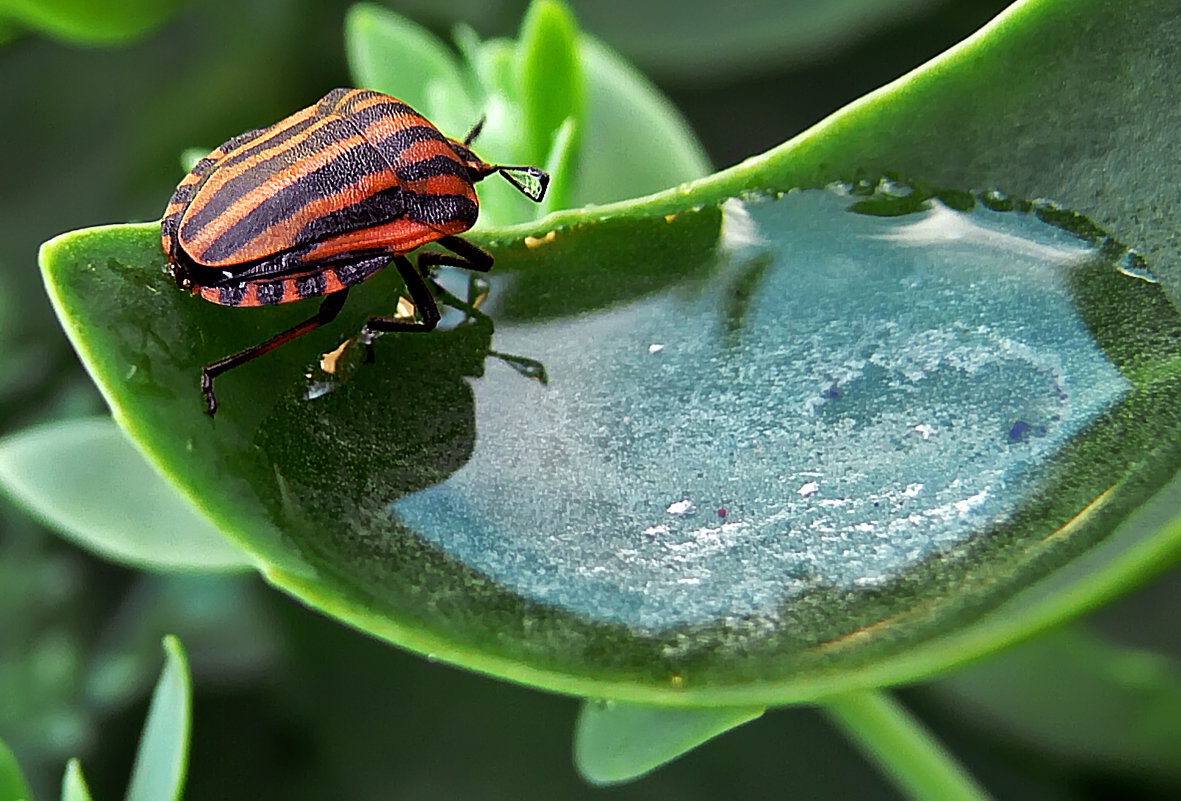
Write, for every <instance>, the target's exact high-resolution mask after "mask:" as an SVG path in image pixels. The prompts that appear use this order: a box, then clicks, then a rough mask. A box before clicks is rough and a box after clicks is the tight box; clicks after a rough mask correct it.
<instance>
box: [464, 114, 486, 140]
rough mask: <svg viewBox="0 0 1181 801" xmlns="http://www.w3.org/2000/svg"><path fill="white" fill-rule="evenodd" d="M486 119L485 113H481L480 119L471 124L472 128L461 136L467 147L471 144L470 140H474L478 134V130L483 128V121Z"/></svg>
mask: <svg viewBox="0 0 1181 801" xmlns="http://www.w3.org/2000/svg"><path fill="white" fill-rule="evenodd" d="M487 121H488V115H487V114H481V115H480V119H479V120H477V121H476V124H475V125H473V126H472V129H471V130H470V131H468V132H467V136H465V137H464V138H463V143H464V145H466V146H467V147H471V146H472V142H474V141H476V137H477V136H479V135H480V131H482V130H484V123H485V122H487Z"/></svg>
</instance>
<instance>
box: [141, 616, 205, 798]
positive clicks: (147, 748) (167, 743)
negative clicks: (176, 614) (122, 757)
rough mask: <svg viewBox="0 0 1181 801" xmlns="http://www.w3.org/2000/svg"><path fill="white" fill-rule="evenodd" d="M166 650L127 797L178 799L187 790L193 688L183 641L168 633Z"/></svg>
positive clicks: (165, 641)
mask: <svg viewBox="0 0 1181 801" xmlns="http://www.w3.org/2000/svg"><path fill="white" fill-rule="evenodd" d="M164 653H165V663H164V670H163V671H162V672H161V673H160V681H159V682H158V683H157V684H156V690H155V692H154V693H152V703H151V706H150V707H149V708H148V718H147V720H146V721H145V722H144V729H143V734H142V735H140V741H139V750H138V751H136V754H135V767H134V768H133V769H132V772H131V783H130V785H129V786H128V788H127V801H175V800H176V799H179V798H180V797H181V792H182V791H183V790H184V782H185V773H186V772H187V770H188V762H189V727H190V718H191V714H192V713H191V709H190V707H191V705H192V694H193V691H192V687H191V686H190V679H189V665H188V661H187V659H186V658H185V653H184V649H183V648H181V645H180V641H179V640H177V639H176V638H175V637H165V638H164Z"/></svg>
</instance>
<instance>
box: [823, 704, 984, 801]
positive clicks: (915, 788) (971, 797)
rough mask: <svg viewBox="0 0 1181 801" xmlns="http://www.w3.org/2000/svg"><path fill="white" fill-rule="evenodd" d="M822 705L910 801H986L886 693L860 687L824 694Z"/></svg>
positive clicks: (981, 791) (955, 763)
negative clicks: (841, 692) (828, 694)
mask: <svg viewBox="0 0 1181 801" xmlns="http://www.w3.org/2000/svg"><path fill="white" fill-rule="evenodd" d="M821 708H822V709H823V710H824V711H825V712H827V713H828V716H829V718H831V719H832V721H833V723H835V724H836V725H837V727H838V728H840V729H841V730H842V731H843V732H844V733H845V735H846V736H847V737H848V738H849V739H850V740H852V741H853V744H854V745H856V746H857V747H858V748H859V749H861V751H862V752H863V753H864V754H865V755H866V756H868V757H869V758H870V759H872V760H873V761H874V762H876V763H877V765H878V767H880V768H881V769H882V771H883V772H885V774H886V775H887V776H889V777H890V778H891V779H892V780H893V781H894V783H895V784H896V785H897V786H898V788H899V789H901V790H902V791H903V792H904V793H905V794H906V795H907V797H908V798H912V799H915V801H987V799H988V798H989V795H988V793H986V792H985V791H984V788H982V787H981V786H980V785H979V784H977V783H976V781H975V779H973V778H972V777H971V776H970V775H969V774H968V772H967V771H965V770H964V769H963V767H961V766H960V764H959V763H958V762H957V761H956V760H955V757H953V756H952V755H951V754H950V753H948V752H947V750H946V749H944V747H943V746H942V745H941V744H940V743H939V741H937V740H936V739H935V738H934V737H933V736H932V735H931V733H930V732H929V731H928V730H927V728H926V727H925V726H923V724H922V723H921V722H920V721H919V720H918V719H917V718H915V717H914V716H913V715H912V714H910V712H909V711H907V709H906V708H905V707H904V706H902V704H900V703H898V701H896V700H895V699H894V698H893V696H891V695H890V694H889V693H886V692H882V691H878V690H862V691H859V692H852V693H846V694H844V695H838V696H833V697H831V698H827V699H825V700H824V702H823V703H822V705H821Z"/></svg>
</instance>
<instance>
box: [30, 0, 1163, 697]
mask: <svg viewBox="0 0 1181 801" xmlns="http://www.w3.org/2000/svg"><path fill="white" fill-rule="evenodd" d="M1116 5H1117V4H1115V3H1114V2H1112V1H1111V0H1075V2H1065V0H1034V1H1031V2H1025V3H1021V4H1018V5H1016V6H1014V7H1013V8H1012V9H1011V10H1010V11H1009V12H1008V13H1007V14H1006V15H1004V16H1003V17H1002V18H1000V19H999V20H998V21H997V22H995V23H994V24H993V25H991V26H990V27H989V28H988V29H987V30H986V31H985V32H983V33H982V34H980V35H979V36H977V37H975V38H974V39H972V40H971V41H969V42H967V43H965V44H964V45H962V46H960V47H959V48H957V49H955V50H953V51H951V52H950V53H948V54H947V55H945V56H944V57H943V58H941V59H939V60H937V61H936V62H934V63H932V64H930V65H928V66H927V67H926V68H924V69H923V70H920V71H918V72H916V73H915V74H913V75H911V76H909V77H908V78H906V79H904V80H902V81H900V82H899V83H897V84H896V85H894V86H891V87H889V88H887V89H886V90H883V91H881V92H879V93H877V94H875V95H873V96H871V97H869V98H866V99H865V100H863V101H861V102H859V103H857V104H854V105H853V106H851V107H849V108H848V109H846V110H845V111H843V112H841V113H840V114H838V115H836V116H834V117H833V118H831V119H830V120H828V121H827V122H825V123H823V124H822V125H820V126H818V127H817V128H816V129H814V130H812V131H810V132H808V133H806V134H804V135H803V136H801V137H799V138H798V139H796V140H793V141H792V142H789V143H787V144H785V145H784V146H782V147H781V148H777V149H776V150H774V151H772V152H770V153H768V154H766V155H765V156H762V157H760V158H757V159H753V160H751V161H749V162H746V163H744V164H742V165H739V166H738V167H736V168H733V169H731V170H727V171H725V172H722V173H719V174H717V175H715V176H712V177H710V178H707V179H704V180H701V181H699V182H696V183H694V184H691V185H688V186H683V187H675V188H673V189H670V190H668V191H666V192H663V193H661V194H659V195H655V196H651V197H647V198H643V199H640V200H636V201H633V202H627V203H621V204H618V205H614V206H607V207H598V208H588V209H582V210H573V211H564V212H558V213H556V214H554V215H551V216H550V217H548V218H546V219H545V220H543V221H540V222H539V223H536V224H531V225H525V226H520V227H516V228H513V229H502V230H494V231H489V232H487V233H486V234H485V235H484V236H482V237H479V238H478V239H477V241H479V242H480V243H481V244H483V245H486V246H488V247H490V248H491V249H492V250H493V253H494V255H495V256H496V258H497V269H496V270H495V271H494V272H493V273H492V274H491V276H490V278H491V282H492V284H491V289H490V292H488V293H486V294H487V302H486V303H485V304H484V305H483V306H482V307H481V308H482V311H481V312H479V313H476V312H474V311H473V310H472V309H471V308H470V306H471V303H470V302H467V303H465V302H463V299H462V295H463V290H462V288H461V285H462V284H463V283H464V282H465V280H466V279H464V278H463V277H462V276H457V275H454V274H447V273H446V271H444V273H443V274H441V280H442V281H444V283H445V284H446V285H447V286H449V287H450V288H451V292H452V293H453V294H458V295H460V296H461V297H460V300H459V301H455V302H453V304H452V305H454V306H457V307H462V306H467V307H468V309H467V311H466V312H462V311H453V313H452V314H451V315H450V317H449V320H448V325H446V326H444V327H443V329H441V330H439V331H437V332H435V333H433V334H432V335H430V336H420V335H406V336H395V337H387V338H385V339H383V340H382V341H380V342H379V343H378V345H377V347H376V364H375V365H366V366H364V368H363V369H359V370H357V371H356V372H355V373H354V374H352V375H351V376H350V377H349V379H348V380H347V381H344V380H339V379H336V378H333V377H332V376H324V375H322V374H320V373H318V372H317V366H316V365H317V363H318V361H319V354H321V353H325V352H328V351H330V350H332V349H334V348H336V347H337V346H338V345H339V344H341V342H342V340H345V339H346V338H348V337H350V336H351V335H353V334H355V332H356V331H358V330H359V329H360V326H361V324H362V321H363V320H364V318H365V317H366V316H367V315H369V314H376V313H383V312H384V313H388V312H389V310H390V309H391V308H392V305H393V303H394V299H395V298H396V297H397V296H398V295H399V294H400V293H401V292H402V287H401V284H400V282H399V281H398V279H397V276H396V275H394V274H392V273H391V272H390V271H386V272H384V273H382V274H380V275H378V276H376V277H375V278H374V279H372V280H371V281H368V282H366V284H365V285H363V286H362V287H359V288H358V289H357V290H356V291H355V293H354V295H353V296H352V297H351V298H350V306H349V307H348V308H346V310H345V312H344V313H342V315H341V317H340V319H339V320H337V321H336V322H335V323H334V324H333V325H332V326H330V327H327V328H325V329H322V330H319V331H317V332H315V333H314V334H312V335H310V336H308V337H307V338H305V339H301V340H300V342H299V343H298V344H297V345H293V346H289V347H287V348H284V349H281V350H279V351H276V352H275V353H273V354H269V355H268V356H267V357H266V358H265V359H261V360H259V361H258V362H257V363H252V364H251V365H250V366H249V367H248V368H244V369H242V370H240V371H235V372H234V373H232V374H229V375H227V376H225V377H223V378H222V379H219V383H218V387H219V394H220V395H221V397H222V400H223V409H222V411H221V413H220V414H219V416H218V418H217V420H216V421H210V420H208V419H206V418H205V417H204V416H202V415H201V414H200V408H199V407H200V401H199V398H198V397H197V378H198V375H199V371H200V366H201V365H202V364H204V363H207V362H209V361H210V360H212V359H215V358H219V357H221V356H224V355H225V354H226V353H230V352H233V351H235V350H237V349H239V348H241V347H243V346H246V345H249V344H253V343H254V342H258V341H260V340H262V339H264V338H265V337H266V336H269V335H271V334H273V333H274V332H276V331H279V330H282V329H283V328H284V327H285V326H286V325H290V324H292V323H294V322H295V321H297V320H299V319H302V318H304V317H306V315H307V311H306V310H304V309H302V308H296V309H290V308H274V309H265V310H239V309H225V308H219V307H214V306H212V305H211V304H203V303H201V302H199V301H197V300H195V299H193V298H190V297H187V296H185V295H183V294H182V293H179V292H177V291H176V290H175V288H174V286H172V285H171V283H170V279H169V278H168V277H167V275H166V274H165V272H164V269H163V267H164V257H163V254H162V253H161V252H160V248H159V240H158V230H157V229H156V228H155V226H153V225H140V226H113V227H107V228H101V229H90V230H86V231H80V232H74V233H72V234H66V235H63V236H62V237H59V238H57V239H55V240H53V241H51V242H49V243H47V244H46V245H45V247H44V248H43V250H42V265H43V270H44V274H45V277H46V281H47V284H48V286H49V289H50V292H51V295H52V296H53V299H54V303H55V307H56V309H57V311H58V314H59V316H60V318H61V320H62V322H63V325H64V326H65V328H66V330H67V332H68V333H69V335H70V337H71V339H72V341H73V342H74V344H75V346H76V347H77V349H78V350H79V352H80V353H81V355H82V357H83V359H84V361H85V362H86V363H87V365H88V366H89V368H90V370H91V373H92V375H94V376H95V378H96V380H97V382H98V383H99V385H100V387H101V389H102V390H103V392H104V394H105V396H106V398H107V400H108V402H109V403H110V405H111V408H112V410H113V413H114V415H115V417H116V420H118V421H119V423H120V424H121V425H123V426H124V427H125V428H126V429H127V430H128V431H129V432H130V433H131V434H132V436H133V437H135V438H136V440H137V442H139V443H140V444H141V445H142V446H143V449H144V451H145V453H147V454H148V456H149V458H151V459H152V460H153V461H154V462H155V463H156V464H157V465H159V466H160V467H161V469H162V470H163V471H164V472H165V473H166V474H168V475H169V476H171V477H172V478H173V479H174V480H175V481H176V482H177V483H178V484H180V485H181V486H182V487H183V488H184V490H185V491H186V493H187V494H189V495H190V497H193V498H194V499H195V500H196V501H197V502H198V503H199V504H200V505H201V506H202V508H203V509H205V510H206V511H207V512H208V513H209V515H210V516H211V517H212V518H213V519H214V520H215V521H216V523H217V525H218V526H219V527H222V528H224V529H225V531H226V532H227V534H228V535H229V536H231V537H233V538H234V540H235V541H236V542H238V543H240V544H241V545H242V547H243V548H244V549H246V550H247V551H249V552H250V553H251V554H252V555H253V556H254V557H255V558H256V559H258V560H259V561H260V562H261V563H263V564H265V565H266V567H265V568H264V569H265V570H266V575H267V577H268V579H269V580H271V581H272V582H273V583H275V584H276V585H278V586H280V587H282V588H284V589H286V590H287V591H289V592H291V593H292V594H294V595H296V596H297V597H299V598H300V599H301V600H303V601H304V602H305V603H308V604H310V605H312V606H315V607H317V608H319V609H322V610H324V611H326V612H329V613H330V614H334V615H336V616H338V617H340V618H342V619H343V620H346V621H348V622H350V623H351V624H353V625H355V626H357V627H358V628H361V629H363V630H365V631H368V632H370V633H372V634H375V635H377V636H380V637H384V638H386V639H388V640H391V641H393V642H396V643H399V644H401V645H403V646H406V647H408V648H411V649H414V650H417V651H420V652H422V653H426V654H429V655H432V656H435V657H437V658H440V659H443V660H446V661H450V662H454V663H458V664H461V665H465V666H467V667H470V668H473V669H476V670H481V671H485V672H488V673H492V674H495V675H499V676H503V677H506V678H510V679H513V680H517V681H521V682H525V683H529V684H534V685H537V686H541V687H545V688H549V689H553V690H559V691H564V692H570V693H574V694H580V695H583V696H586V697H613V698H619V699H623V700H629V701H639V702H645V703H664V704H673V705H684V706H694V705H696V706H731V707H734V706H743V705H749V706H761V705H764V704H768V703H789V702H800V701H810V700H817V699H823V698H827V697H830V696H832V695H833V694H836V693H842V692H848V691H851V690H857V689H859V688H864V687H870V686H877V685H881V684H886V683H892V682H902V681H912V680H915V679H918V678H922V677H925V676H929V675H931V674H933V673H937V672H939V671H942V670H946V669H947V668H949V667H950V666H953V665H956V664H959V663H962V662H965V661H968V660H971V659H975V658H979V657H980V656H982V655H984V654H987V653H989V652H991V651H994V650H997V649H999V648H1001V647H1003V646H1005V645H1009V644H1012V643H1014V642H1016V641H1018V640H1020V639H1022V638H1027V637H1030V636H1032V635H1033V634H1035V633H1038V632H1039V631H1041V630H1043V629H1044V628H1046V627H1048V626H1051V625H1054V624H1056V623H1060V622H1062V621H1063V620H1065V619H1068V618H1070V617H1072V616H1077V615H1079V614H1081V613H1082V612H1083V611H1085V610H1087V609H1089V608H1091V607H1093V606H1094V605H1095V604H1097V603H1100V602H1102V601H1104V600H1107V599H1109V598H1111V597H1113V596H1114V595H1116V594H1118V593H1120V592H1122V591H1126V589H1127V588H1128V587H1130V586H1133V585H1134V584H1135V583H1137V582H1139V581H1143V580H1144V579H1145V578H1146V577H1148V576H1150V575H1152V574H1153V572H1154V571H1159V570H1162V569H1163V568H1164V567H1165V566H1166V565H1167V564H1169V563H1170V560H1171V559H1174V558H1175V557H1176V553H1177V551H1178V548H1179V547H1181V526H1179V525H1178V523H1177V521H1176V519H1175V516H1176V508H1177V507H1176V497H1177V494H1178V486H1181V481H1179V480H1178V479H1177V478H1176V474H1177V468H1178V465H1179V464H1181V442H1179V441H1178V438H1179V436H1181V409H1179V404H1181V401H1179V400H1178V399H1179V398H1181V392H1178V387H1177V386H1176V384H1177V382H1178V380H1179V378H1178V377H1179V375H1181V373H1179V369H1178V363H1179V362H1181V356H1179V354H1178V348H1179V345H1178V343H1179V342H1181V322H1179V317H1178V312H1177V309H1176V307H1175V305H1174V304H1173V303H1172V301H1171V299H1170V298H1169V296H1168V294H1167V289H1168V288H1170V287H1171V286H1175V285H1176V278H1177V273H1176V268H1175V265H1176V263H1177V259H1176V256H1177V255H1178V254H1177V252H1176V248H1177V243H1176V241H1175V240H1174V238H1173V237H1172V235H1171V233H1170V232H1171V231H1172V226H1173V215H1172V207H1171V206H1168V204H1161V203H1160V201H1159V194H1158V189H1159V186H1160V185H1161V181H1162V180H1167V175H1165V176H1162V175H1159V174H1156V173H1154V175H1153V177H1152V180H1151V181H1150V182H1148V181H1146V180H1145V179H1146V177H1147V176H1144V175H1140V176H1139V177H1140V178H1141V179H1142V180H1141V181H1140V182H1137V181H1135V180H1132V178H1131V177H1129V176H1130V174H1131V175H1132V177H1136V176H1135V175H1134V174H1135V172H1136V170H1138V169H1140V167H1139V163H1140V162H1138V161H1137V159H1138V158H1139V157H1138V155H1137V154H1139V153H1141V152H1144V151H1150V152H1152V153H1153V154H1154V156H1156V155H1161V151H1168V149H1169V148H1171V147H1175V145H1174V144H1173V143H1174V142H1175V141H1176V137H1175V136H1174V131H1173V129H1172V126H1171V122H1170V120H1171V118H1169V117H1167V116H1160V115H1150V114H1145V113H1143V105H1144V102H1145V99H1146V98H1150V99H1151V106H1152V108H1158V109H1170V108H1175V107H1177V105H1178V102H1177V101H1181V87H1178V86H1177V85H1175V84H1174V82H1173V79H1172V77H1171V76H1172V75H1173V72H1172V71H1171V70H1169V69H1166V68H1165V67H1164V65H1162V63H1161V61H1160V60H1161V58H1163V56H1162V53H1165V52H1170V48H1168V47H1163V45H1162V41H1161V39H1160V38H1159V37H1157V38H1146V37H1144V36H1143V35H1142V31H1144V30H1153V31H1161V32H1162V33H1161V36H1171V35H1173V33H1177V35H1178V36H1181V33H1178V31H1179V30H1181V29H1178V27H1177V26H1176V25H1174V24H1171V23H1175V21H1176V16H1175V11H1174V10H1173V9H1171V8H1169V9H1164V8H1161V7H1159V6H1157V5H1154V4H1153V3H1150V2H1147V0H1145V1H1144V2H1138V3H1130V4H1128V3H1121V4H1118V6H1119V8H1118V12H1119V13H1116V11H1117V9H1116V7H1115V6H1116ZM1096 18H1102V19H1104V20H1109V21H1110V22H1109V23H1108V24H1105V25H1103V26H1086V25H1082V24H1080V23H1079V20H1080V19H1096ZM1170 41H1171V40H1170ZM1164 44H1168V42H1165V43H1164ZM480 47H483V46H482V45H481V46H480ZM1162 48H1163V49H1162ZM485 52H487V51H485ZM588 74H592V73H590V72H589V71H588ZM591 85H592V86H593V79H592V81H591ZM1128 86H1135V87H1136V89H1137V93H1138V99H1137V100H1136V101H1135V103H1133V105H1132V106H1131V107H1130V106H1128V103H1130V102H1132V101H1130V100H1129V99H1128V98H1129V92H1128V90H1127V87H1128ZM592 96H593V89H592ZM1103 102H1109V103H1110V104H1111V107H1112V108H1115V109H1118V110H1119V113H1118V114H1116V115H1114V117H1113V119H1117V120H1120V125H1118V126H1114V127H1113V126H1111V125H1099V124H1097V123H1096V122H1095V114H1094V109H1095V108H1096V103H1103ZM1137 104H1138V105H1137ZM589 107H590V106H589V105H588V108H589ZM1137 109H1139V113H1137ZM1017 130H1020V132H1021V135H1020V136H1019V137H1016V138H1015V136H1014V131H1017ZM592 131H593V125H592V126H591V127H588V128H585V129H582V136H583V137H584V140H583V141H590V140H591V139H592V137H593V133H592ZM1113 159H1114V160H1116V161H1118V160H1120V159H1125V160H1126V162H1127V168H1126V169H1119V170H1116V169H1113V168H1112V164H1113ZM1176 164H1181V159H1170V158H1164V157H1161V158H1160V160H1159V162H1158V163H1156V164H1154V165H1153V170H1156V171H1159V170H1160V169H1165V168H1163V167H1161V166H1160V165H1176ZM1168 169H1171V167H1170V168H1168ZM891 172H898V173H900V174H902V175H904V176H906V177H908V178H909V182H902V181H898V180H879V178H880V177H881V176H883V175H887V174H889V173H891ZM858 176H868V178H866V179H865V180H861V181H858V180H857V179H858ZM840 179H844V181H845V183H843V184H840V185H838V186H837V187H835V188H833V189H831V190H828V191H817V192H806V191H795V190H798V189H799V188H801V187H808V188H820V187H826V186H829V185H830V184H832V183H833V182H834V181H837V180H840ZM924 187H938V188H937V189H930V188H924ZM1008 193H1015V194H1008ZM1038 197H1050V198H1052V199H1053V200H1054V201H1057V202H1059V203H1062V204H1064V206H1065V208H1063V207H1061V206H1058V205H1055V204H1054V203H1049V202H1038V203H1034V202H1030V201H1025V200H1022V199H1021V198H1038ZM1100 198H1101V200H1099V199H1100ZM1074 212H1079V213H1080V214H1075V213H1074ZM1121 215H1122V216H1121ZM1105 231H1109V232H1111V233H1112V234H1113V236H1109V235H1108V234H1107V233H1105ZM1121 242H1122V243H1126V244H1131V245H1133V246H1135V247H1137V249H1139V250H1140V252H1139V253H1137V252H1134V251H1129V250H1127V249H1126V247H1125V246H1124V245H1121V244H1120V243H1121ZM1146 256H1147V258H1146ZM870 267H872V268H873V269H870ZM983 277H987V279H988V280H982V279H983ZM1158 278H1159V280H1160V281H1161V283H1157V279H1158ZM468 288H469V289H471V288H472V284H468ZM96 299H102V300H101V302H98V301H97V300H96ZM470 300H471V299H470V298H469V301H470ZM514 360H515V361H514ZM526 360H533V361H535V362H540V363H541V364H542V365H544V367H545V369H546V371H547V372H548V375H549V379H550V380H549V383H548V385H546V386H543V385H541V384H540V383H538V382H536V381H531V380H529V378H528V377H527V376H526V375H522V373H521V370H520V369H519V368H520V367H521V365H523V364H525V363H527V361H526ZM132 366H134V367H135V368H136V369H135V370H131V367H132ZM307 376H311V381H310V383H309V380H308V378H306V377H307ZM833 510H839V511H833ZM837 518H843V520H844V521H845V522H840V521H837V522H834V520H837ZM848 521H853V522H848ZM895 535H897V536H895Z"/></svg>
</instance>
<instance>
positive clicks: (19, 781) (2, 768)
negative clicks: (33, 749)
mask: <svg viewBox="0 0 1181 801" xmlns="http://www.w3.org/2000/svg"><path fill="white" fill-rule="evenodd" d="M0 799H2V800H3V801H33V794H32V793H31V792H30V791H29V785H28V783H27V782H26V781H25V776H24V773H22V772H21V768H20V764H19V763H18V762H17V761H16V755H15V754H13V753H12V750H11V749H10V748H9V747H8V745H7V744H6V743H5V742H4V741H3V740H0Z"/></svg>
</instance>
